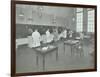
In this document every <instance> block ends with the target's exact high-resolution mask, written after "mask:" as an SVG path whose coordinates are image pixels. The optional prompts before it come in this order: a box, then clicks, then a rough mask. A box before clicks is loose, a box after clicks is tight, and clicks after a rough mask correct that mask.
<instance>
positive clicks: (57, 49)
mask: <svg viewBox="0 0 100 77" xmlns="http://www.w3.org/2000/svg"><path fill="white" fill-rule="evenodd" d="M57 60H58V48H57V50H56V61H57Z"/></svg>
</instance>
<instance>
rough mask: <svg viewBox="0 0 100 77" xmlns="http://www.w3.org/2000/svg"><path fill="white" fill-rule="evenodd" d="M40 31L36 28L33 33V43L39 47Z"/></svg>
mask: <svg viewBox="0 0 100 77" xmlns="http://www.w3.org/2000/svg"><path fill="white" fill-rule="evenodd" d="M40 37H41V36H40V33H39V32H38V30H37V29H36V30H35V31H34V32H33V33H32V39H33V43H32V47H38V46H40Z"/></svg>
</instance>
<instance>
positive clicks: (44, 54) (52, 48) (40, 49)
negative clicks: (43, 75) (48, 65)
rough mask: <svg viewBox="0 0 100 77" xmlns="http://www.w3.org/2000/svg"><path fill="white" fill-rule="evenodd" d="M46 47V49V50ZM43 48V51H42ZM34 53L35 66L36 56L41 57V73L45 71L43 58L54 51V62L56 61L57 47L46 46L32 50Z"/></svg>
mask: <svg viewBox="0 0 100 77" xmlns="http://www.w3.org/2000/svg"><path fill="white" fill-rule="evenodd" d="M46 47H48V48H47V49H46ZM43 48H44V49H43ZM33 49H34V50H35V52H36V64H37V65H38V56H39V55H42V56H43V71H45V56H46V55H47V54H49V53H51V52H53V51H56V61H57V60H58V47H57V46H53V45H48V46H44V47H37V48H33Z"/></svg>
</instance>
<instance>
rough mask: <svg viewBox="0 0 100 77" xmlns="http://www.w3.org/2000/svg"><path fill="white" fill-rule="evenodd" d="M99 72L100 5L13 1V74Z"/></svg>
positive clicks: (13, 76) (13, 75)
mask: <svg viewBox="0 0 100 77" xmlns="http://www.w3.org/2000/svg"><path fill="white" fill-rule="evenodd" d="M92 71H97V6H96V5H85V4H84V5H83V4H67V3H50V2H36V1H17V0H15V1H14V0H11V76H12V77H15V76H31V75H43V74H60V73H75V72H77V73H78V72H80V73H81V72H92Z"/></svg>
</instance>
